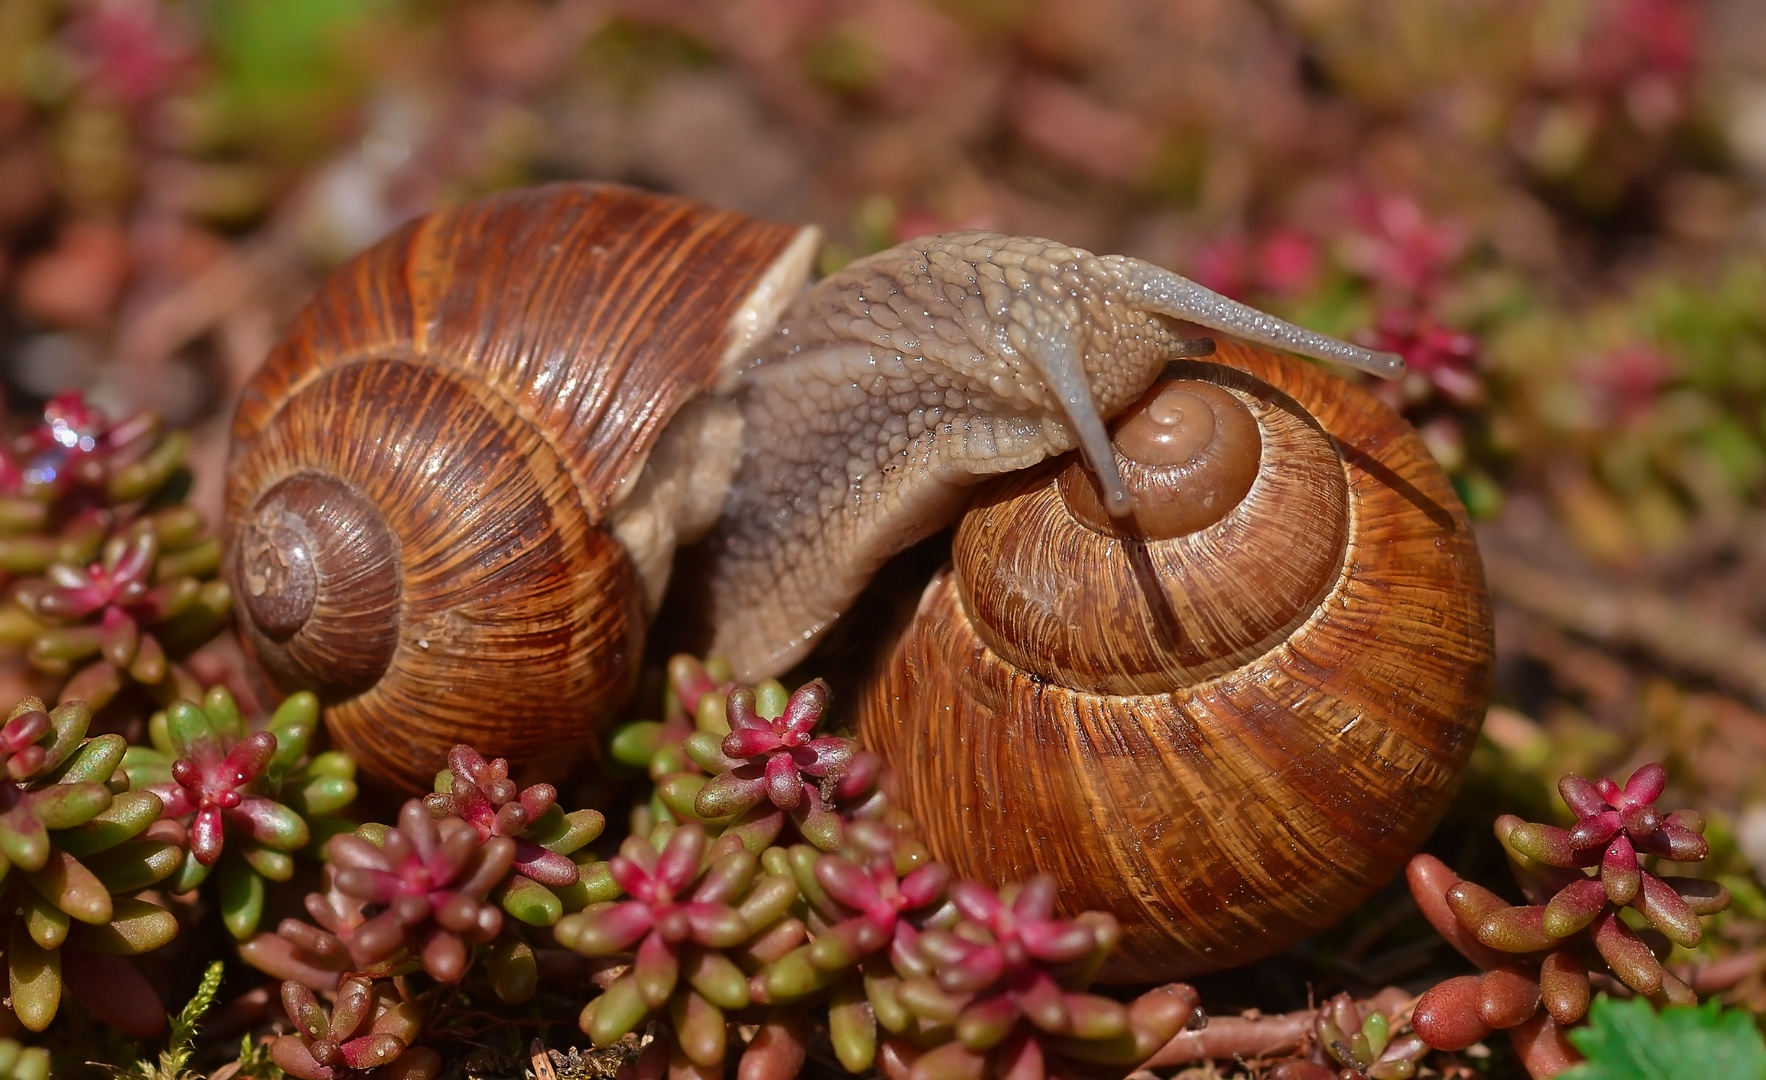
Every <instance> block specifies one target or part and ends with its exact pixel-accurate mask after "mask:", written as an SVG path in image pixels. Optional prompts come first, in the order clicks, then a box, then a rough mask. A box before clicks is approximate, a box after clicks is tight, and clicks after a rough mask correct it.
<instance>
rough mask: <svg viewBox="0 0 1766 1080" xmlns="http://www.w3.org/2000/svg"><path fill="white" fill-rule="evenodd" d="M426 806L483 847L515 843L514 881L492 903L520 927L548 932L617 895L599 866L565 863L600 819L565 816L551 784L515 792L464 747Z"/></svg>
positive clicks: (500, 764)
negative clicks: (468, 829) (502, 840)
mask: <svg viewBox="0 0 1766 1080" xmlns="http://www.w3.org/2000/svg"><path fill="white" fill-rule="evenodd" d="M424 805H426V806H427V807H429V811H430V813H431V814H433V815H434V816H435V817H436V818H437V819H442V818H448V817H454V818H458V819H460V820H462V821H465V822H466V823H467V824H469V825H471V826H472V827H473V828H475V829H477V830H478V835H479V838H480V839H481V840H483V841H489V840H490V839H491V838H492V837H498V836H501V837H507V838H509V839H511V840H513V841H514V842H515V857H514V864H513V866H514V871H515V873H514V875H513V876H511V877H509V878H508V879H506V880H505V881H504V882H503V883H501V884H500V885H498V886H497V889H496V891H495V893H494V894H493V898H494V899H495V900H496V901H497V903H499V904H500V905H502V908H503V910H504V911H506V912H508V913H509V914H510V915H512V916H514V917H515V918H517V919H519V920H521V921H522V922H524V923H527V924H529V925H531V926H551V925H552V924H553V923H556V922H557V921H558V920H559V918H560V917H561V916H562V915H563V914H564V912H565V911H567V910H568V911H580V910H582V908H583V907H584V905H586V904H588V903H591V902H593V901H595V900H606V899H611V898H612V897H613V896H615V895H617V894H618V889H617V886H615V885H614V884H613V881H612V879H611V878H610V877H608V876H607V867H606V864H605V863H599V862H592V861H591V862H590V863H589V864H588V865H587V866H581V865H579V864H578V863H577V862H576V861H574V860H573V859H572V858H571V856H572V855H574V854H576V853H577V852H580V851H583V849H584V846H585V845H587V844H588V843H590V842H591V841H593V840H594V839H595V838H596V837H598V836H600V835H601V830H602V829H603V828H604V827H605V826H606V819H605V818H604V817H602V816H601V814H600V812H599V811H596V810H575V811H572V812H570V813H568V814H566V813H565V812H564V811H563V810H562V809H561V808H560V807H559V806H558V791H557V789H556V788H554V787H553V786H552V785H550V784H533V785H531V786H529V787H526V788H521V787H518V786H517V785H516V784H515V782H514V781H513V780H510V779H509V763H508V762H507V761H505V760H504V759H502V758H496V759H494V760H490V761H487V760H485V757H484V755H482V754H480V753H479V752H478V751H476V750H474V749H472V748H471V747H470V746H456V747H454V748H453V749H452V750H450V751H449V752H448V767H447V768H446V769H444V770H442V771H441V772H439V773H437V774H436V778H435V794H433V795H429V796H427V797H426V798H425V799H424ZM584 854H585V858H587V853H586V852H585V853H584Z"/></svg>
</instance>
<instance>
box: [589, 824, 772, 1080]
mask: <svg viewBox="0 0 1766 1080" xmlns="http://www.w3.org/2000/svg"><path fill="white" fill-rule="evenodd" d="M657 844H660V845H661V847H660V850H658V847H657V846H656V845H657ZM710 847H711V841H710V838H709V837H708V835H707V834H706V831H705V829H704V828H702V827H701V826H699V825H697V824H693V823H688V824H685V825H681V826H678V827H675V826H672V825H663V826H660V827H658V829H657V830H656V833H655V834H653V835H652V836H651V837H642V836H633V837H630V838H628V839H627V840H626V841H625V843H624V844H622V845H621V846H620V853H619V855H618V856H616V857H615V858H613V859H612V860H611V861H610V863H609V869H610V872H611V874H612V876H613V879H614V880H615V881H616V882H618V884H619V886H620V888H621V889H623V890H624V891H625V893H626V895H627V897H628V898H627V899H625V900H620V901H613V902H606V903H600V904H593V905H590V906H589V907H588V908H586V909H585V910H583V911H582V912H579V913H577V914H573V915H569V916H566V917H565V918H564V919H562V920H561V921H560V922H559V923H558V926H557V927H556V929H555V935H556V937H557V939H558V943H559V944H561V945H563V946H565V947H566V948H569V949H573V950H575V951H576V952H579V953H581V954H583V955H585V956H597V957H600V956H613V955H618V954H626V953H631V954H632V956H633V959H632V964H631V968H630V970H629V971H627V972H626V973H625V974H623V975H621V976H619V978H617V979H616V980H614V982H613V983H612V984H611V985H609V986H608V987H607V989H606V991H605V992H604V993H603V994H602V995H601V996H599V997H597V998H595V999H594V1000H592V1001H590V1002H589V1003H588V1005H586V1006H585V1007H584V1009H583V1012H582V1016H581V1018H580V1021H579V1022H580V1024H581V1026H582V1029H583V1031H584V1032H585V1033H586V1034H588V1035H589V1037H590V1038H591V1039H592V1040H593V1041H594V1043H595V1045H596V1046H607V1045H610V1044H612V1043H614V1042H616V1041H617V1040H619V1039H620V1038H621V1037H623V1036H624V1035H625V1034H626V1033H628V1032H630V1031H632V1030H634V1029H635V1028H637V1027H639V1026H640V1025H642V1024H643V1023H644V1022H645V1021H646V1020H649V1019H651V1018H654V1017H661V1016H666V1017H667V1018H668V1019H669V1022H670V1024H671V1027H672V1032H673V1038H674V1049H675V1051H676V1052H678V1053H679V1054H680V1055H681V1057H682V1058H683V1059H684V1061H685V1062H686V1063H688V1064H689V1066H690V1067H697V1068H698V1069H700V1070H713V1069H721V1067H722V1063H723V1060H724V1055H725V1052H726V1049H727V1045H726V1034H727V1024H726V1018H727V1017H728V1015H729V1014H730V1013H733V1012H736V1011H739V1010H744V1009H747V1008H748V1006H749V1005H750V1003H751V1000H752V998H751V995H750V989H749V974H748V972H749V971H751V970H754V969H756V968H757V967H758V966H759V963H758V961H759V960H761V959H764V958H765V956H768V955H776V954H777V953H776V952H774V951H773V950H775V949H776V950H778V951H783V948H788V947H790V946H791V945H794V944H795V943H796V941H797V940H801V934H802V930H801V924H798V923H795V920H793V919H791V916H790V915H789V914H788V912H789V909H790V908H791V906H792V903H793V902H794V901H795V900H796V899H797V886H796V883H795V882H794V881H793V879H792V876H791V874H790V873H789V871H788V870H787V869H786V867H785V866H783V865H782V863H781V862H780V861H779V859H778V858H777V857H775V858H773V859H771V860H769V861H771V862H772V864H773V865H772V866H771V867H770V868H768V869H767V870H766V871H765V872H763V871H762V865H763V864H762V861H761V860H760V859H757V858H756V857H755V856H754V855H753V854H752V853H750V852H749V851H748V850H747V849H746V848H742V847H736V848H735V849H734V850H731V851H728V852H725V853H724V854H722V855H720V856H719V857H717V858H716V859H710V858H709V855H710ZM775 850H776V849H775ZM780 854H781V855H782V854H783V853H782V852H781V853H780ZM794 924H795V925H794ZM781 926H782V927H784V929H785V930H786V934H785V939H786V940H785V941H784V942H783V943H781V942H779V941H776V940H772V938H773V937H775V936H776V935H774V933H773V932H774V931H775V929H776V928H778V927H781ZM757 948H758V949H759V950H760V952H759V953H757V952H756V951H755V950H756V949H757ZM769 1022H770V1023H772V1024H773V1025H774V1027H773V1029H772V1030H773V1031H774V1032H775V1033H774V1034H772V1035H769V1036H768V1038H767V1039H766V1040H765V1041H763V1042H761V1044H760V1045H761V1049H760V1050H759V1051H756V1050H755V1049H754V1046H753V1045H752V1044H751V1045H750V1048H749V1052H750V1053H757V1054H759V1055H760V1056H759V1057H757V1058H756V1061H757V1062H758V1061H760V1060H763V1059H766V1058H768V1057H771V1058H778V1057H779V1056H780V1054H781V1052H782V1051H781V1049H780V1048H779V1047H776V1046H773V1044H774V1043H776V1042H778V1041H780V1039H781V1038H783V1037H785V1036H788V1035H789V1033H790V1021H789V1018H787V1017H784V1016H777V1017H773V1018H772V1019H771V1020H770V1021H769ZM763 1026H764V1025H763ZM806 1037H807V1036H806ZM757 1038H758V1037H757ZM769 1046H772V1047H773V1048H772V1049H771V1050H769V1049H768V1047H769ZM787 1057H788V1054H787ZM799 1060H800V1059H799ZM778 1065H779V1062H777V1061H774V1062H773V1064H772V1065H771V1066H769V1067H771V1068H776V1067H778Z"/></svg>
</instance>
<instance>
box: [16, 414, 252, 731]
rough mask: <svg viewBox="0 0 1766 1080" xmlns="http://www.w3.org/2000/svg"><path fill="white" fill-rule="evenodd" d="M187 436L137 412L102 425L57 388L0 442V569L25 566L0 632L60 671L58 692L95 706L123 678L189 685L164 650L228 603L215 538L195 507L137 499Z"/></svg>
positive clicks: (166, 687)
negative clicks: (38, 411)
mask: <svg viewBox="0 0 1766 1080" xmlns="http://www.w3.org/2000/svg"><path fill="white" fill-rule="evenodd" d="M186 446H187V441H186V440H185V438H184V436H183V435H181V434H172V435H169V436H166V437H165V438H163V439H162V438H160V436H159V422H158V420H157V419H155V418H154V417H152V416H151V415H149V414H140V415H138V416H135V417H133V418H131V419H129V420H126V421H123V422H121V423H118V424H114V425H112V424H110V423H108V422H107V421H106V420H105V419H104V417H103V415H102V414H101V413H99V412H98V411H97V410H96V409H93V408H91V407H90V406H88V405H86V404H85V403H84V401H83V400H81V399H80V398H79V397H78V396H77V395H64V396H63V397H59V398H56V399H55V400H53V401H51V402H50V403H49V405H48V406H47V407H46V409H45V411H44V418H43V422H42V423H41V424H40V425H38V426H37V427H35V428H33V429H32V430H30V431H28V432H26V433H24V434H23V435H20V436H19V437H18V438H16V439H15V440H13V441H12V442H11V443H10V444H9V445H6V446H4V447H0V570H3V571H5V572H7V573H10V574H22V575H31V576H27V577H26V578H25V579H24V580H22V581H20V582H18V583H17V585H16V586H15V587H14V590H13V595H12V597H11V598H10V600H9V601H8V602H7V603H6V604H5V605H4V606H3V607H0V643H4V644H6V645H10V646H13V647H16V648H21V649H23V650H24V655H25V657H26V658H27V659H28V660H29V662H30V663H31V665H32V666H33V667H34V668H36V669H37V670H38V671H40V672H43V673H44V674H46V675H49V676H51V677H54V678H57V679H63V680H66V682H65V684H64V686H63V688H62V691H61V699H62V700H63V701H70V700H81V701H86V702H87V703H88V704H90V705H91V706H92V707H93V708H94V709H100V708H103V707H104V706H105V705H106V704H107V703H109V701H110V700H111V699H112V698H114V697H115V696H116V695H117V693H119V692H120V691H121V690H122V689H123V688H124V687H125V686H127V685H129V684H131V683H134V684H138V685H141V686H143V687H146V688H147V689H148V691H149V692H150V693H152V694H154V695H155V696H156V697H157V698H158V700H160V701H162V702H169V701H171V700H173V699H174V698H176V697H177V696H179V695H184V696H195V695H196V694H198V693H199V692H200V687H199V686H197V684H196V683H195V682H194V681H193V680H192V679H191V678H190V677H189V676H188V675H187V674H186V673H184V672H183V670H182V669H181V668H179V667H178V665H177V664H176V663H174V662H173V661H174V660H175V659H176V658H177V657H178V656H181V655H182V654H183V653H185V652H187V651H189V650H190V649H192V648H194V647H195V646H197V645H200V644H201V643H202V642H204V641H206V640H208V639H209V638H211V637H213V636H214V635H215V634H216V633H218V632H219V630H220V628H221V627H222V626H223V625H224V624H225V621H226V619H227V615H228V612H229V611H230V610H231V604H232V601H231V595H230V594H229V592H228V590H227V586H226V585H225V583H223V582H220V581H216V580H213V579H214V577H215V573H216V571H217V569H218V568H219V566H220V545H219V543H218V542H217V541H216V539H215V538H214V537H213V536H210V535H207V533H206V531H205V529H204V526H203V521H202V517H201V515H200V514H198V513H197V512H196V511H194V510H192V509H190V508H188V507H185V506H179V505H175V504H174V505H167V506H158V507H155V506H151V500H150V499H149V496H153V495H155V494H156V493H157V492H159V491H160V490H161V489H162V488H164V487H165V486H166V483H167V481H168V480H169V479H170V478H171V477H172V475H173V474H174V473H175V472H176V471H177V470H178V469H179V468H180V467H181V464H182V461H183V456H184V451H185V449H186Z"/></svg>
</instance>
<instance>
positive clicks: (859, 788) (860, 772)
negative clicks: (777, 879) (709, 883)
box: [659, 679, 882, 853]
mask: <svg viewBox="0 0 1766 1080" xmlns="http://www.w3.org/2000/svg"><path fill="white" fill-rule="evenodd" d="M783 691H784V688H783V687H781V686H778V684H776V683H773V684H771V685H764V684H763V686H762V687H761V688H760V691H759V693H757V692H756V691H755V690H751V689H749V688H748V687H744V686H738V687H734V688H733V689H731V690H730V691H729V693H728V695H727V697H726V703H725V724H724V725H723V726H724V728H725V729H726V731H725V732H724V733H722V734H721V737H720V733H719V731H717V730H715V729H713V730H705V729H703V728H702V729H701V730H699V731H696V732H694V733H693V734H692V735H689V736H688V737H687V739H686V741H685V743H684V749H685V751H686V754H687V756H688V757H689V758H690V759H692V761H693V762H694V763H695V764H697V765H698V766H699V767H700V768H702V769H704V770H705V771H706V772H708V773H710V774H712V775H711V778H710V779H709V780H705V781H703V782H701V781H700V780H699V779H698V778H697V777H693V776H688V775H685V774H682V775H680V776H678V777H671V778H669V779H668V780H666V781H665V782H664V784H663V785H662V786H661V787H660V788H659V790H660V791H661V794H662V799H663V801H664V802H665V803H667V804H669V806H670V808H671V809H674V810H677V811H678V812H679V813H681V814H682V815H683V816H687V817H690V818H693V819H697V820H699V821H702V822H708V823H719V824H723V826H724V827H723V832H722V836H721V837H720V846H719V847H718V850H719V851H723V850H726V849H727V848H728V847H729V846H730V845H732V844H737V843H740V844H742V845H743V846H745V847H747V848H748V850H749V851H752V852H755V853H759V852H761V851H763V850H765V849H766V848H767V847H768V846H770V845H771V844H772V843H773V842H774V841H775V840H777V839H778V838H779V836H780V834H781V833H782V832H783V831H784V827H785V822H786V820H787V819H789V820H790V821H791V822H792V823H793V825H794V826H795V827H796V831H797V833H798V835H800V836H802V837H803V838H804V839H805V840H808V841H809V842H810V843H812V844H814V845H815V846H816V847H818V848H820V849H822V850H823V851H833V850H835V849H836V848H838V847H839V846H840V844H841V840H842V838H843V836H844V827H843V825H842V824H841V817H840V814H839V813H837V812H836V810H835V809H834V804H835V802H836V801H850V800H853V799H857V798H858V797H860V796H862V795H864V794H866V793H867V792H869V791H870V790H871V789H872V787H873V786H874V785H875V783H876V780H877V775H878V773H879V772H880V770H881V767H882V759H881V758H879V757H878V756H877V755H875V754H872V753H870V752H868V751H863V750H860V749H859V746H858V742H857V740H855V739H851V738H848V737H845V736H838V735H822V736H816V735H815V730H816V728H817V727H818V726H819V725H820V724H821V722H822V719H823V717H824V715H825V713H826V711H827V708H828V700H829V691H828V684H827V683H825V682H823V681H822V680H820V679H814V680H811V681H810V682H807V683H805V684H804V685H803V686H801V687H799V688H798V689H797V690H796V691H795V692H794V693H792V694H791V695H790V697H789V698H784V694H783ZM781 698H784V700H780V699H781ZM688 795H690V796H691V803H690V806H689V805H683V804H685V803H687V796H688Z"/></svg>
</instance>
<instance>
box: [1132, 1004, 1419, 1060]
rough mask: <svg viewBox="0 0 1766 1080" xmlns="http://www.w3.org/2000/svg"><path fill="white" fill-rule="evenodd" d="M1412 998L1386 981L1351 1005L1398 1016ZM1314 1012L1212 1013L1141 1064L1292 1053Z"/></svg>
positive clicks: (1303, 1040)
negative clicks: (1196, 1028) (1204, 1024)
mask: <svg viewBox="0 0 1766 1080" xmlns="http://www.w3.org/2000/svg"><path fill="white" fill-rule="evenodd" d="M1410 1000H1411V995H1410V994H1409V993H1408V992H1406V991H1405V990H1404V989H1403V988H1401V987H1397V986H1388V987H1386V988H1385V989H1384V990H1381V991H1380V992H1379V993H1377V994H1375V995H1374V996H1373V997H1372V998H1370V999H1368V1000H1365V1001H1357V1002H1356V1003H1355V1006H1356V1008H1358V1009H1360V1010H1361V1011H1362V1012H1363V1013H1364V1014H1365V1013H1369V1012H1373V1011H1375V1010H1377V1011H1379V1012H1383V1013H1385V1014H1386V1015H1387V1016H1396V1015H1399V1014H1401V1013H1403V1012H1404V1010H1405V1008H1406V1007H1407V1006H1408V1005H1409V1003H1410ZM1318 1012H1319V1011H1318V1010H1317V1009H1300V1010H1298V1011H1296V1012H1291V1013H1281V1014H1279V1015H1276V1016H1255V1017H1253V1016H1211V1017H1209V1018H1208V1026H1207V1027H1205V1028H1203V1029H1202V1030H1200V1031H1180V1032H1178V1033H1177V1035H1176V1036H1175V1037H1173V1038H1172V1040H1171V1041H1170V1042H1168V1043H1166V1044H1165V1046H1164V1048H1163V1049H1161V1050H1160V1051H1159V1052H1158V1053H1156V1054H1154V1055H1153V1056H1152V1057H1150V1058H1148V1059H1147V1060H1146V1062H1145V1063H1143V1064H1142V1065H1141V1068H1142V1069H1159V1068H1164V1067H1166V1066H1168V1065H1188V1064H1192V1063H1194V1062H1198V1061H1209V1060H1214V1059H1220V1060H1228V1061H1230V1060H1233V1059H1236V1058H1245V1059H1255V1058H1267V1057H1275V1056H1276V1055H1278V1054H1292V1053H1294V1052H1295V1051H1297V1050H1299V1049H1301V1048H1302V1047H1304V1046H1305V1045H1306V1040H1307V1039H1309V1038H1311V1037H1312V1031H1313V1026H1314V1025H1315V1024H1317V1022H1318Z"/></svg>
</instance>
